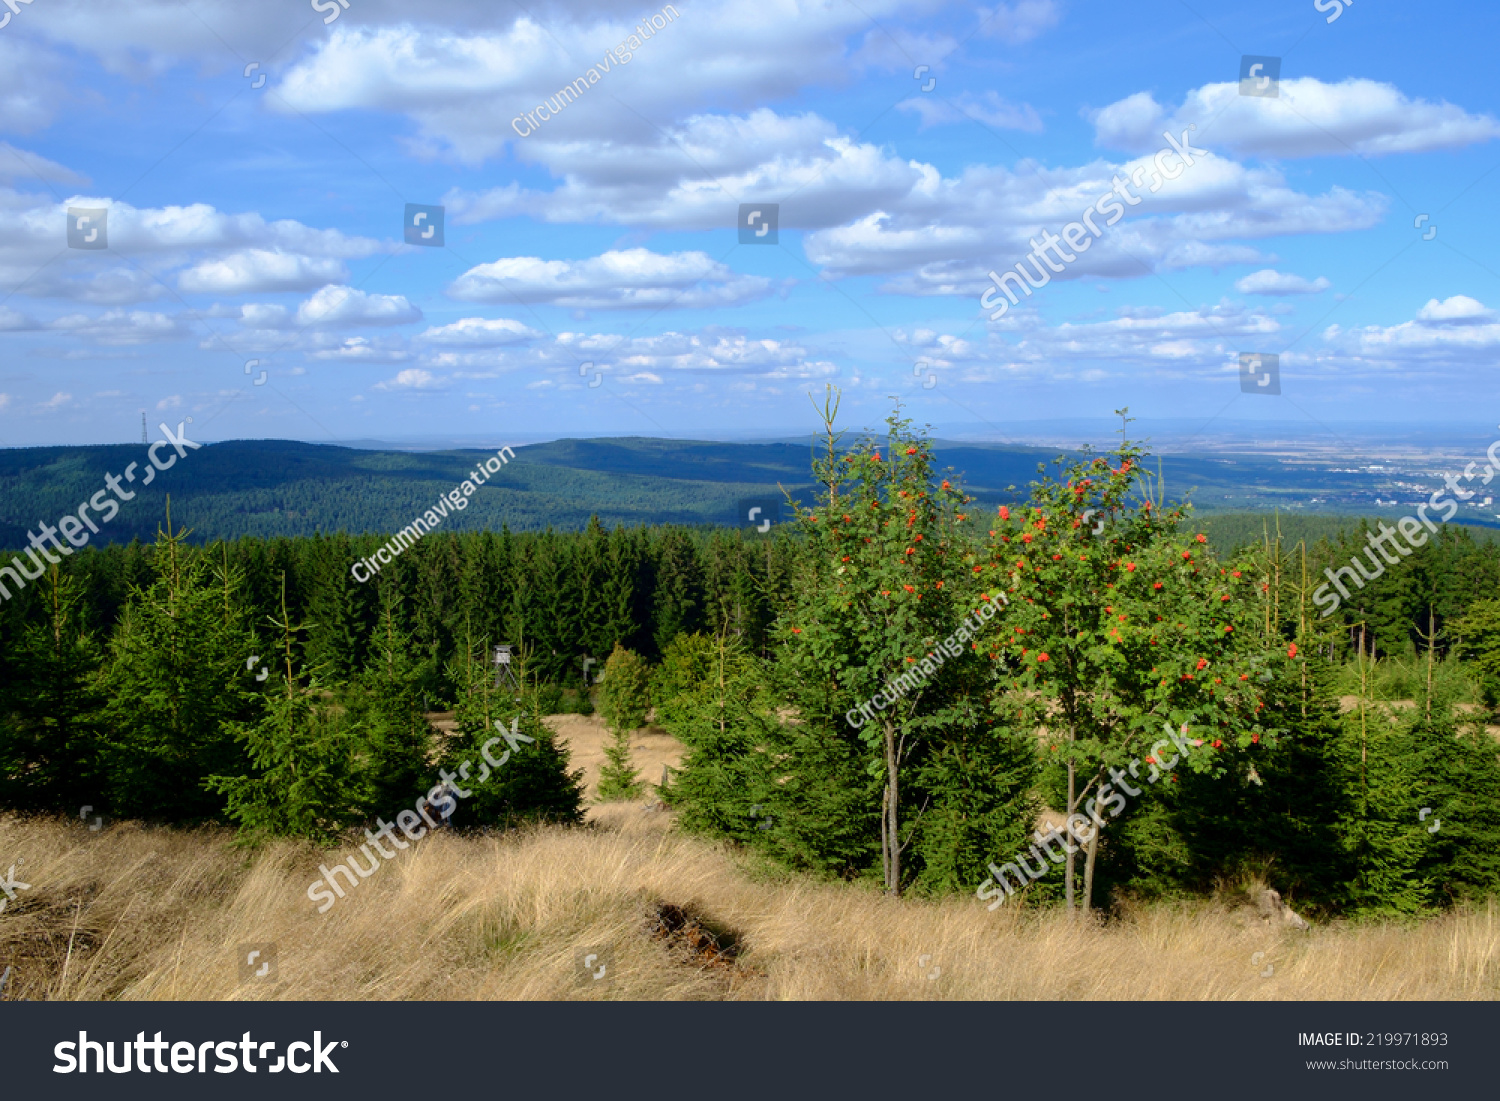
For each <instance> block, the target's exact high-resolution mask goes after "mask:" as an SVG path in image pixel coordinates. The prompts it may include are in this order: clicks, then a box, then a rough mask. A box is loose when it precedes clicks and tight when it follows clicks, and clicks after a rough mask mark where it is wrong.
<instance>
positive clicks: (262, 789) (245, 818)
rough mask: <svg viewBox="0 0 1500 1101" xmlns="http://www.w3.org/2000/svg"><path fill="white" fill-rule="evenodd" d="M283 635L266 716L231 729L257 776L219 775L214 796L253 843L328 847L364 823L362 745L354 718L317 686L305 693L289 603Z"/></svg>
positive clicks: (213, 779) (211, 782)
mask: <svg viewBox="0 0 1500 1101" xmlns="http://www.w3.org/2000/svg"><path fill="white" fill-rule="evenodd" d="M273 626H275V627H276V628H277V629H278V630H279V633H280V635H281V639H280V645H279V646H278V650H279V651H280V652H279V653H278V654H277V659H276V661H275V664H276V665H277V671H276V672H275V673H274V674H271V675H270V676H269V678H268V682H267V684H266V695H265V700H264V706H265V710H264V713H263V715H262V716H261V718H260V719H259V720H258V721H256V722H252V723H240V722H231V723H228V724H226V729H227V730H229V731H230V732H231V733H232V734H233V735H234V737H235V739H236V740H237V741H240V742H242V743H243V744H244V745H245V748H246V752H247V755H248V757H249V763H250V765H251V768H250V769H249V770H247V771H246V772H244V773H240V774H238V775H214V776H210V777H209V778H208V781H207V785H206V786H207V787H208V788H209V789H210V790H213V791H217V792H219V793H221V794H223V795H224V796H225V806H226V811H227V813H228V814H229V816H230V817H231V818H233V819H235V820H236V821H237V822H238V823H239V825H240V829H241V831H242V832H243V833H244V834H245V835H246V836H247V837H248V838H251V839H257V840H258V839H261V838H265V837H306V838H312V839H315V840H321V841H329V840H332V839H333V838H334V837H336V836H337V835H338V833H339V832H340V831H341V830H343V829H344V828H346V827H347V826H349V825H352V824H353V823H354V822H356V821H358V820H359V819H360V818H361V817H363V808H362V807H361V805H360V803H361V800H360V795H361V791H360V786H361V785H360V782H359V778H358V775H357V772H356V767H355V737H354V735H353V734H352V732H351V730H350V728H349V724H348V722H347V717H346V716H345V715H343V714H341V713H339V712H338V710H337V709H335V708H333V707H331V706H330V705H329V704H328V702H327V701H326V700H325V699H324V698H323V692H322V690H321V687H320V685H319V684H318V682H317V680H316V679H311V680H309V683H307V684H306V685H303V684H301V683H299V677H298V674H297V670H296V667H295V663H294V657H293V636H294V635H295V634H297V633H298V632H300V631H302V630H304V629H305V626H293V625H292V623H291V622H290V616H289V615H288V614H287V612H286V604H285V601H284V599H283V603H282V617H281V619H279V620H277V621H275V622H274V623H273Z"/></svg>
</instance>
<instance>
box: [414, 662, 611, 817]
mask: <svg viewBox="0 0 1500 1101" xmlns="http://www.w3.org/2000/svg"><path fill="white" fill-rule="evenodd" d="M485 652H486V649H485V646H484V644H480V645H478V646H477V647H476V646H475V645H473V644H472V643H471V644H470V645H469V647H468V648H467V658H466V659H463V660H462V665H461V667H460V668H458V669H456V670H455V671H454V672H455V675H457V676H458V677H460V678H461V685H462V687H461V689H460V694H459V699H458V706H457V710H456V713H455V718H456V720H457V723H458V730H457V732H456V733H455V735H454V737H453V739H452V740H451V741H450V742H449V744H448V745H447V746H446V747H445V748H444V750H443V755H442V758H443V759H442V767H443V768H444V769H445V770H446V771H447V772H448V773H449V774H450V775H453V776H455V777H456V778H457V780H456V782H457V785H458V787H459V789H460V798H459V800H458V807H457V809H456V811H455V812H454V813H453V815H452V820H453V822H454V823H455V824H458V825H471V826H482V827H496V828H501V829H508V828H512V827H515V826H519V825H522V824H524V823H529V822H548V823H553V824H557V825H573V824H576V823H577V822H580V821H581V820H582V805H583V772H582V770H577V771H572V772H570V771H569V769H568V764H569V754H568V749H567V747H566V746H565V745H562V744H561V743H560V742H558V740H557V736H556V735H555V734H554V733H553V732H552V729H551V728H550V727H548V726H547V724H546V723H545V722H544V721H543V718H544V716H543V715H542V709H541V706H540V693H539V691H538V688H539V686H538V684H537V682H536V679H535V677H534V676H533V675H532V673H531V661H530V654H529V653H528V651H527V650H526V649H525V648H524V647H523V648H521V649H519V650H518V651H517V652H516V653H515V654H513V655H512V656H513V660H514V672H515V673H516V675H517V677H518V678H519V680H520V681H521V683H522V685H523V689H522V692H521V696H520V698H519V699H517V697H516V696H515V695H514V694H513V693H512V692H511V691H510V690H509V689H497V688H495V686H494V682H493V679H492V677H491V675H490V674H489V673H488V671H487V670H486V668H485V666H484V663H483V662H482V661H481V660H479V659H480V658H482V657H483V655H484V654H485ZM456 660H457V659H456ZM464 793H467V794H464Z"/></svg>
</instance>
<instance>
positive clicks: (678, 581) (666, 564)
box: [652, 528, 703, 655]
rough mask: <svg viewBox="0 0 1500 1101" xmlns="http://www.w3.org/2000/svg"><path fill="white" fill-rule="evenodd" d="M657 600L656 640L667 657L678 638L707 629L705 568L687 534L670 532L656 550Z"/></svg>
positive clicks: (663, 536) (675, 529)
mask: <svg viewBox="0 0 1500 1101" xmlns="http://www.w3.org/2000/svg"><path fill="white" fill-rule="evenodd" d="M656 556H657V562H656V600H655V610H654V613H653V622H652V637H653V638H654V639H655V641H656V649H657V652H658V653H660V654H663V655H665V654H666V652H667V649H668V648H669V647H670V646H671V645H672V640H673V639H675V638H676V637H677V636H678V635H687V634H692V633H694V632H696V631H698V630H699V628H700V627H701V626H702V625H703V568H702V567H701V566H700V565H699V563H698V551H697V548H696V547H695V546H694V545H693V541H692V539H690V538H689V537H688V535H687V533H686V532H684V531H682V530H681V529H678V528H668V529H667V530H666V531H665V532H663V533H662V537H661V541H660V542H659V543H658V544H657V548H656Z"/></svg>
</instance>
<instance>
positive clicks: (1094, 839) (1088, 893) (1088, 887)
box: [1083, 822, 1099, 914]
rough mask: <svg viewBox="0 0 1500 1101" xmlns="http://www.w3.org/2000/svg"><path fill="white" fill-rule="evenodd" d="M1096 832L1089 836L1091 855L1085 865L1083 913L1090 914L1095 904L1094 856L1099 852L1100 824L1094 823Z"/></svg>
mask: <svg viewBox="0 0 1500 1101" xmlns="http://www.w3.org/2000/svg"><path fill="white" fill-rule="evenodd" d="M1093 827H1094V832H1093V833H1091V834H1089V850H1088V852H1089V855H1088V859H1087V860H1085V861H1084V863H1083V912H1084V913H1085V914H1087V913H1089V912H1090V911H1091V910H1092V909H1093V904H1094V856H1095V854H1097V853H1098V851H1099V823H1098V822H1095V823H1093Z"/></svg>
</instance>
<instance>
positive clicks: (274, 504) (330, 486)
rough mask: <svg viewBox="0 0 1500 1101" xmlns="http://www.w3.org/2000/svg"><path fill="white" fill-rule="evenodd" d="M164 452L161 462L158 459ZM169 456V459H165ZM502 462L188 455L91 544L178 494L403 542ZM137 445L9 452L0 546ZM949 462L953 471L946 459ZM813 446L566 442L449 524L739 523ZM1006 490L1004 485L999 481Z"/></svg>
mask: <svg viewBox="0 0 1500 1101" xmlns="http://www.w3.org/2000/svg"><path fill="white" fill-rule="evenodd" d="M159 453H160V452H159ZM169 454H171V451H170V449H166V450H165V453H164V455H163V457H165V455H169ZM981 454H983V456H984V458H985V460H986V461H985V464H984V465H985V471H984V473H985V475H986V476H987V478H988V479H989V480H990V481H991V482H992V483H995V482H997V483H998V487H999V488H1000V489H1002V490H1003V489H1004V487H1005V486H1007V485H1009V484H1011V483H1015V484H1017V485H1023V486H1024V485H1025V484H1026V483H1027V482H1028V481H1029V480H1030V479H1031V478H1033V477H1034V476H1035V472H1036V464H1037V462H1038V461H1039V460H1040V459H1043V458H1048V457H1050V452H1042V451H1035V452H1033V451H1022V450H1013V451H1007V452H981ZM493 455H494V452H492V451H488V452H487V451H432V452H407V451H369V450H356V449H353V448H347V447H336V446H331V445H324V444H306V443H295V442H290V441H285V440H235V441H231V442H226V443H219V444H209V445H205V446H203V447H202V448H201V449H200V450H197V451H189V452H188V454H187V455H186V456H185V457H183V458H182V459H180V460H178V462H177V463H176V464H175V465H174V466H173V467H172V469H171V470H168V471H166V472H165V473H162V474H158V475H157V476H156V477H155V479H154V480H153V482H152V484H151V485H150V486H148V487H144V488H142V487H141V486H140V481H139V479H140V477H141V474H140V470H139V469H138V470H137V481H136V482H135V483H133V484H128V485H126V490H127V492H128V491H130V490H135V491H136V493H137V496H136V498H135V499H134V500H131V501H127V502H124V503H122V505H121V507H120V511H119V514H118V515H117V516H116V517H115V518H114V519H113V520H112V521H110V522H109V523H108V524H106V525H103V530H102V531H101V532H100V534H99V535H98V536H95V537H94V539H95V541H108V542H116V541H126V542H128V541H129V540H130V539H132V538H137V537H138V538H140V539H142V540H146V541H149V540H151V539H153V538H155V535H156V529H157V525H158V524H159V523H160V522H161V520H162V519H163V517H164V515H165V505H166V495H167V494H168V493H170V494H171V495H172V521H173V524H174V526H187V527H190V528H192V529H193V537H194V539H195V540H196V539H215V538H234V537H237V536H241V535H254V536H262V537H270V536H279V535H285V536H295V535H312V534H314V533H315V532H320V531H321V532H335V531H347V532H351V533H352V532H381V531H386V532H388V531H395V530H397V529H399V528H401V527H403V526H405V525H406V524H409V523H410V522H411V520H412V518H413V517H415V516H419V515H421V513H422V512H423V511H424V510H426V509H428V508H431V507H432V505H433V503H434V502H435V501H436V500H437V498H438V496H439V494H445V493H448V492H449V491H451V490H452V489H453V488H454V487H455V486H456V485H458V484H459V483H460V482H461V481H462V480H463V478H464V476H465V474H466V473H467V472H468V471H470V470H472V469H473V466H474V463H475V462H476V461H479V460H480V459H483V458H487V457H491V456H493ZM145 457H146V448H145V447H144V446H142V445H140V444H112V445H106V446H99V447H31V448H16V449H12V450H6V451H0V546H9V547H15V546H18V545H23V544H24V543H25V541H26V532H27V531H28V529H29V530H35V529H36V527H37V525H38V524H39V523H40V522H41V521H43V520H45V521H47V522H48V523H56V522H57V519H58V517H60V516H62V515H63V514H64V513H68V512H73V511H75V510H76V509H77V507H78V505H79V503H80V502H83V501H87V500H88V499H89V498H90V497H91V496H92V495H93V494H95V493H96V492H98V491H99V490H101V489H104V487H105V482H104V477H105V475H106V474H114V475H116V476H119V475H121V474H122V473H123V472H124V470H125V468H126V467H127V466H128V465H129V464H130V463H138V464H140V467H144V466H145ZM944 458H945V459H947V460H948V461H953V460H952V459H949V458H948V457H947V456H944ZM810 459H811V455H810V453H809V449H808V447H807V446H805V445H797V444H787V443H770V444H725V443H698V442H683V441H675V440H657V439H607V440H558V441H555V442H552V443H545V444H535V445H531V446H526V447H519V448H516V449H515V458H514V459H513V460H512V461H511V462H509V463H508V464H507V465H506V466H505V467H503V468H502V469H501V471H500V472H499V473H498V474H495V475H492V476H491V477H490V479H489V481H488V482H487V483H486V484H485V485H484V486H483V487H481V489H480V490H479V492H478V493H476V494H475V495H474V497H473V498H472V499H471V503H470V505H469V507H468V508H466V509H464V510H463V511H454V512H452V513H450V515H449V518H448V519H446V520H445V521H444V522H443V529H444V530H450V531H464V530H478V529H482V528H490V529H494V530H498V529H499V528H500V526H501V525H502V524H508V525H509V526H510V528H511V530H513V531H534V530H540V529H543V528H546V527H548V526H549V525H550V526H551V527H554V528H558V529H562V530H568V529H581V528H582V527H583V526H584V525H585V524H586V523H587V522H588V518H589V516H590V515H592V514H598V516H599V518H600V519H601V520H602V521H603V522H604V523H605V524H606V525H610V526H613V525H614V524H616V523H626V524H636V523H647V524H657V523H672V524H725V525H727V524H733V523H734V522H735V520H736V503H737V502H738V501H739V500H740V499H741V498H746V497H772V498H777V497H780V496H781V492H780V490H779V489H778V488H777V487H778V484H779V485H780V486H783V487H785V488H786V489H787V490H790V491H791V492H792V493H793V495H794V496H797V497H801V498H807V497H808V496H809V495H810V483H809V480H810ZM1002 479H1003V480H1002Z"/></svg>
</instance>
